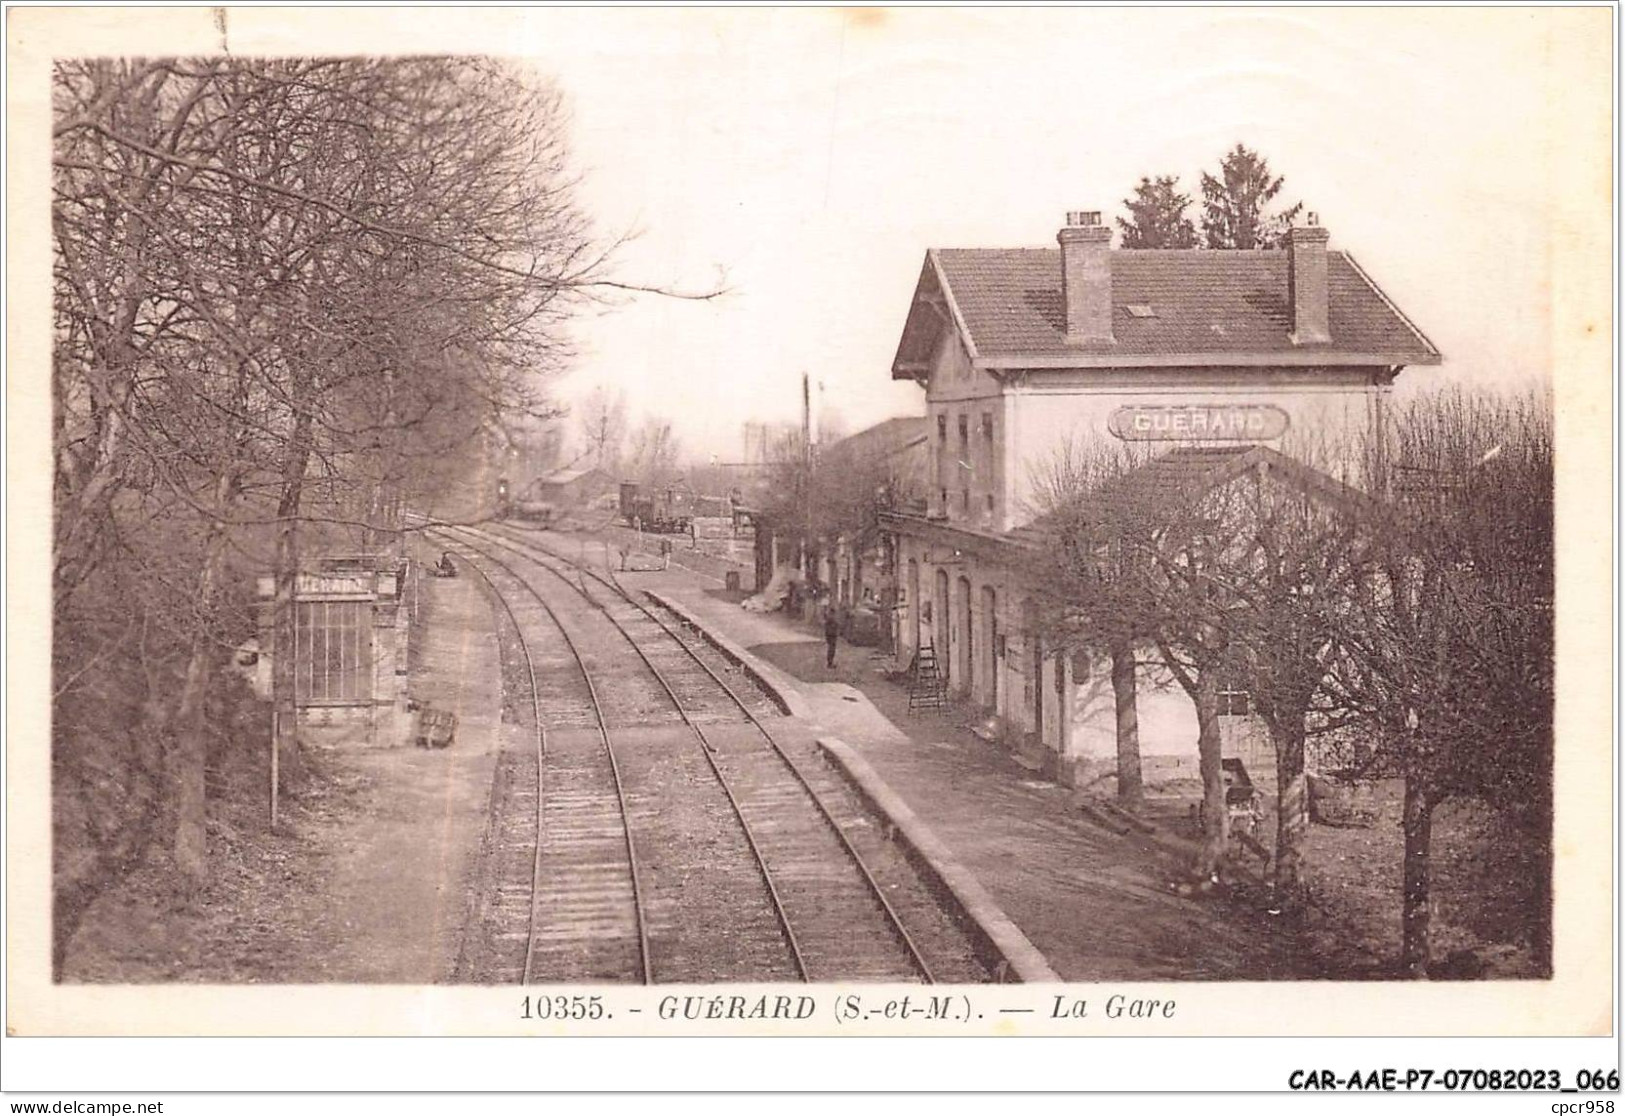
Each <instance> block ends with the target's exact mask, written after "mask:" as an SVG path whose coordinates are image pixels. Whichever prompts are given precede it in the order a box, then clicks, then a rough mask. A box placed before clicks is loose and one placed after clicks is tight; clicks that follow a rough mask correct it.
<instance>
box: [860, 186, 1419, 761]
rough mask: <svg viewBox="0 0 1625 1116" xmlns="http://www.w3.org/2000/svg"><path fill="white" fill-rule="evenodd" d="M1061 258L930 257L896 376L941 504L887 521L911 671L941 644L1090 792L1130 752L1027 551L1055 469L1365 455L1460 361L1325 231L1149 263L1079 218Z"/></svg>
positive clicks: (1036, 745)
mask: <svg viewBox="0 0 1625 1116" xmlns="http://www.w3.org/2000/svg"><path fill="white" fill-rule="evenodd" d="M1058 240H1059V249H1004V248H993V249H987V248H976V249H933V250H931V251H929V252H927V253H926V258H925V264H924V267H923V268H922V269H921V272H920V278H919V281H918V283H917V285H916V288H915V292H914V297H913V300H912V302H911V304H910V306H909V310H908V314H907V317H906V319H905V321H904V325H903V332H902V338H901V341H900V343H899V345H898V350H897V356H896V359H895V360H894V362H893V364H892V378H893V379H898V380H913V381H915V382H916V383H918V384H919V385H920V386H921V387H922V389H923V390H924V393H925V400H924V402H925V410H926V414H925V421H926V422H927V439H928V443H929V449H928V454H929V464H928V473H929V480H928V483H927V486H926V497H927V499H926V506H925V507H924V508H923V509H921V510H919V511H917V512H907V511H902V510H897V511H892V512H890V513H888V514H887V515H886V516H885V517H884V522H885V524H886V527H887V529H888V530H889V531H890V532H891V534H892V535H893V537H894V539H895V544H894V545H895V547H896V555H897V559H896V560H897V567H898V580H899V587H900V596H901V600H900V603H899V608H898V610H897V620H898V630H897V657H898V660H899V665H903V666H906V665H907V664H908V663H909V662H910V661H911V659H912V658H913V656H914V654H915V652H916V650H917V649H918V648H919V647H921V646H923V645H925V644H931V645H932V647H933V650H934V651H935V655H936V659H937V661H938V662H939V663H940V664H942V667H941V668H940V669H943V670H944V671H945V672H946V674H947V678H948V685H949V689H950V692H952V693H955V694H957V695H959V696H961V697H962V698H965V699H968V700H970V701H972V702H975V703H976V704H978V705H981V706H983V707H985V708H986V709H988V710H989V711H991V712H994V713H997V714H998V715H999V716H1000V717H1001V718H1002V720H1003V723H1004V724H1005V725H1006V726H1007V732H1008V734H1009V736H1010V738H1011V739H1012V740H1013V742H1014V743H1016V744H1017V745H1018V746H1019V747H1020V748H1021V750H1022V753H1023V755H1024V756H1025V757H1026V758H1027V759H1028V760H1029V761H1030V762H1031V763H1032V764H1033V765H1035V766H1042V767H1044V768H1045V769H1047V770H1050V771H1052V772H1054V773H1055V774H1057V775H1059V776H1061V777H1063V778H1072V777H1074V776H1075V775H1076V774H1077V771H1078V769H1079V767H1080V766H1085V767H1087V766H1089V765H1090V764H1091V763H1095V764H1097V765H1098V764H1101V763H1107V764H1109V763H1110V762H1111V760H1110V757H1111V756H1112V755H1113V751H1114V729H1113V726H1112V724H1111V717H1110V715H1109V712H1108V711H1107V710H1106V708H1105V706H1104V705H1103V704H1102V702H1101V701H1100V695H1099V694H1098V693H1096V692H1095V691H1096V690H1098V689H1099V686H1098V678H1099V674H1100V672H1099V671H1094V670H1091V664H1088V663H1085V662H1077V663H1074V662H1073V661H1072V660H1071V657H1070V656H1067V655H1062V654H1058V653H1057V651H1056V649H1055V648H1052V647H1050V646H1048V645H1046V642H1045V638H1044V634H1043V632H1042V631H1040V630H1039V625H1038V623H1037V622H1036V620H1035V619H1034V618H1035V616H1036V615H1037V612H1038V609H1037V603H1038V602H1037V601H1035V599H1034V597H1035V594H1039V593H1041V592H1042V590H1041V589H1039V588H1036V587H1034V586H1032V585H1030V584H1027V583H1026V582H1024V580H1023V578H1022V575H1021V572H1020V563H1019V561H1018V559H1017V557H1016V551H1014V550H1013V549H1012V547H1014V546H1017V545H1019V544H1020V543H1021V541H1022V540H1021V538H1020V532H1019V529H1020V528H1022V527H1023V526H1024V525H1026V524H1028V523H1030V522H1031V521H1032V520H1033V519H1034V518H1035V517H1036V516H1037V515H1038V514H1039V512H1040V510H1041V506H1040V505H1041V502H1042V501H1041V500H1040V499H1038V492H1039V489H1040V487H1041V483H1040V482H1041V481H1042V478H1043V476H1044V472H1045V470H1046V468H1047V467H1048V466H1049V464H1050V463H1051V462H1053V461H1054V460H1055V456H1056V454H1057V453H1058V452H1060V451H1061V450H1062V449H1063V448H1064V447H1066V446H1068V445H1070V444H1074V443H1075V442H1076V441H1078V440H1080V439H1083V440H1088V439H1099V440H1111V439H1120V440H1125V441H1135V442H1147V443H1158V442H1160V443H1163V444H1165V445H1166V446H1167V448H1168V449H1173V448H1175V447H1179V446H1183V447H1202V446H1209V447H1232V448H1233V447H1236V446H1243V445H1263V446H1269V447H1272V448H1273V449H1276V450H1282V451H1284V452H1287V453H1290V452H1291V447H1292V446H1293V445H1294V444H1295V440H1296V439H1309V438H1317V437H1318V438H1321V439H1323V440H1326V441H1331V442H1341V443H1343V444H1346V445H1354V444H1355V443H1357V442H1359V441H1361V440H1362V439H1363V438H1364V437H1365V436H1367V435H1369V434H1370V432H1371V431H1372V430H1373V428H1375V427H1377V426H1379V425H1380V422H1381V414H1382V409H1383V407H1384V405H1385V400H1386V399H1387V396H1388V393H1389V391H1390V388H1391V386H1392V384H1393V382H1394V379H1395V377H1396V376H1398V375H1399V373H1400V371H1401V370H1402V369H1403V368H1404V367H1405V366H1407V365H1412V364H1417V365H1432V364H1438V363H1439V361H1440V356H1439V352H1438V350H1437V349H1435V348H1434V346H1433V345H1432V343H1431V342H1429V341H1428V339H1427V338H1426V337H1425V336H1423V334H1422V333H1421V332H1420V331H1419V330H1418V329H1417V328H1416V327H1415V326H1414V325H1413V324H1412V323H1411V322H1410V320H1409V319H1408V318H1406V317H1405V315H1404V314H1403V313H1402V312H1401V311H1400V310H1399V309H1398V308H1397V307H1396V306H1395V305H1394V304H1393V302H1392V301H1391V300H1390V299H1389V298H1388V297H1387V296H1386V295H1384V294H1383V292H1382V291H1381V290H1380V289H1379V288H1378V287H1377V286H1376V284H1375V283H1374V282H1373V281H1372V280H1371V278H1370V277H1369V276H1368V275H1367V274H1366V273H1365V272H1364V271H1363V270H1362V269H1361V268H1360V266H1359V265H1358V264H1357V263H1356V262H1355V261H1354V259H1353V257H1352V256H1350V255H1348V254H1347V253H1346V252H1332V251H1328V247H1327V241H1328V235H1327V232H1326V230H1325V229H1322V228H1319V227H1309V228H1297V229H1293V230H1291V232H1290V233H1289V235H1288V238H1287V243H1286V246H1285V248H1284V250H1281V251H1212V250H1202V251H1198V250H1189V251H1146V250H1138V251H1128V250H1113V249H1112V248H1111V231H1110V229H1108V228H1107V227H1106V226H1104V225H1102V224H1101V223H1100V218H1099V214H1096V213H1074V214H1069V215H1068V222H1067V225H1066V227H1064V228H1063V229H1061V231H1060V233H1059V235H1058ZM1149 448H1152V449H1156V448H1160V447H1155V446H1152V447H1149ZM1362 468H1363V459H1362V458H1359V457H1357V456H1355V455H1352V454H1351V455H1349V456H1347V457H1346V458H1344V459H1343V460H1342V461H1341V462H1340V464H1339V466H1338V472H1339V473H1340V474H1341V478H1340V479H1342V480H1345V481H1347V482H1349V483H1351V484H1355V485H1360V484H1363V483H1365V481H1366V480H1367V478H1365V477H1364V476H1363V474H1362ZM1091 679H1093V681H1091ZM1151 681H1153V682H1154V681H1156V680H1155V679H1152V680H1151ZM1151 690H1152V692H1146V691H1145V690H1144V689H1142V701H1141V739H1142V742H1143V746H1144V747H1145V748H1146V749H1147V750H1150V751H1157V750H1165V749H1174V748H1183V747H1189V748H1192V749H1194V741H1195V737H1196V730H1195V715H1194V710H1192V709H1191V707H1190V703H1189V702H1188V700H1186V699H1185V697H1184V695H1183V694H1182V693H1175V692H1171V691H1167V690H1161V691H1159V690H1157V689H1156V688H1155V687H1154V686H1153V687H1151ZM1105 704H1106V705H1109V692H1108V693H1107V695H1106V703H1105ZM1234 706H1235V708H1236V709H1237V710H1245V707H1246V702H1245V695H1242V694H1238V695H1236V697H1235V701H1234ZM1255 758H1257V757H1255ZM1249 762H1253V761H1251V760H1250V761H1249Z"/></svg>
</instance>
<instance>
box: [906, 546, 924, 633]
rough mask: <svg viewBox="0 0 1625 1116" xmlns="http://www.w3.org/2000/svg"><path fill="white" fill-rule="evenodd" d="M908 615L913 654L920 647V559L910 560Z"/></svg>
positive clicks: (921, 602)
mask: <svg viewBox="0 0 1625 1116" xmlns="http://www.w3.org/2000/svg"><path fill="white" fill-rule="evenodd" d="M907 586H908V616H909V624H910V627H909V633H910V634H909V642H908V646H909V651H910V653H911V654H912V653H913V652H916V651H918V650H919V649H920V606H921V605H922V604H924V602H923V601H921V600H920V563H919V560H918V559H915V558H910V559H909V560H908V582H907Z"/></svg>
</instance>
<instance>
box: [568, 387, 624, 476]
mask: <svg viewBox="0 0 1625 1116" xmlns="http://www.w3.org/2000/svg"><path fill="white" fill-rule="evenodd" d="M579 414H580V422H581V437H582V440H583V442H584V444H585V445H586V447H587V448H586V452H587V455H588V457H589V459H590V460H591V461H592V463H593V465H594V467H596V468H599V469H602V470H604V471H605V472H607V473H619V472H620V471H621V446H622V444H623V443H624V442H625V441H626V396H625V395H624V394H623V393H621V392H619V391H616V392H611V391H610V390H609V389H608V388H606V387H605V386H604V385H602V384H599V385H598V386H597V387H595V388H593V389H592V393H591V394H590V395H588V396H587V398H586V401H585V402H583V403H582V404H581V407H580V410H579Z"/></svg>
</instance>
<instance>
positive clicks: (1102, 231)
mask: <svg viewBox="0 0 1625 1116" xmlns="http://www.w3.org/2000/svg"><path fill="white" fill-rule="evenodd" d="M1055 239H1056V240H1058V241H1059V242H1060V244H1061V291H1062V294H1063V297H1064V301H1065V303H1066V341H1067V344H1069V345H1083V344H1088V343H1090V342H1097V343H1098V342H1101V341H1106V342H1110V341H1113V340H1115V338H1113V337H1112V258H1111V246H1112V230H1111V229H1109V228H1107V227H1106V226H1105V225H1103V224H1101V223H1100V213H1099V212H1098V211H1090V212H1083V211H1079V210H1073V211H1072V212H1070V213H1068V214H1067V215H1066V227H1065V228H1063V229H1062V230H1061V231H1060V232H1059V233H1058V234H1057V235H1056V237H1055ZM1321 273H1322V275H1324V274H1325V268H1324V265H1323V266H1322V271H1321ZM1322 284H1323V285H1324V279H1323V280H1322Z"/></svg>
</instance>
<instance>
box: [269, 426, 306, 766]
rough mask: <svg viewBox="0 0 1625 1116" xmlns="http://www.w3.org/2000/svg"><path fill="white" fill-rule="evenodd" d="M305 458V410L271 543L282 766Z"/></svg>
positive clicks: (292, 739)
mask: <svg viewBox="0 0 1625 1116" xmlns="http://www.w3.org/2000/svg"><path fill="white" fill-rule="evenodd" d="M309 462H310V415H309V414H308V413H305V412H300V413H299V414H298V415H297V416H295V418H294V424H293V431H292V433H291V436H290V437H289V439H288V448H287V456H286V457H285V458H284V459H283V467H282V495H281V498H280V499H279V500H278V501H277V517H278V518H279V519H280V520H281V521H282V522H281V526H280V528H279V529H278V531H277V544H276V599H275V602H274V604H273V605H272V609H273V612H272V637H271V643H272V647H273V651H272V657H271V693H272V695H273V701H272V708H273V709H274V710H275V718H276V719H275V721H274V722H273V725H272V730H273V735H272V739H271V747H272V748H274V749H275V750H276V756H277V758H278V760H279V761H280V763H279V765H278V770H279V771H280V772H286V771H287V770H288V761H289V760H291V759H293V758H294V745H295V743H296V741H297V739H298V736H297V724H298V722H297V719H296V718H297V708H298V707H297V705H296V700H295V699H296V695H295V692H294V685H295V684H294V665H295V664H294V654H295V648H294V595H295V591H296V590H297V587H298V578H299V509H300V506H301V504H302V502H303V499H304V489H305V469H306V468H307V467H308V465H309Z"/></svg>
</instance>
